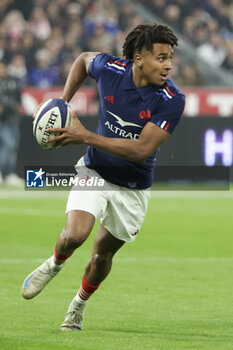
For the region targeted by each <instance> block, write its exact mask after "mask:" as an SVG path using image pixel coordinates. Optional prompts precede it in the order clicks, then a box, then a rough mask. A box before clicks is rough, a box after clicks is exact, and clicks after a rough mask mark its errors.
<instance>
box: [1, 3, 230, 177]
mask: <svg viewBox="0 0 233 350" xmlns="http://www.w3.org/2000/svg"><path fill="white" fill-rule="evenodd" d="M0 17H1V25H0V31H1V33H0V34H1V35H0V59H2V60H4V61H6V62H7V64H8V73H9V75H10V76H11V77H13V78H14V79H16V81H17V84H18V85H19V86H20V87H21V89H22V102H23V107H24V115H23V116H22V117H21V141H20V146H19V150H18V163H17V164H18V165H17V173H18V175H20V176H21V177H23V176H24V167H25V166H27V165H34V164H43V165H47V164H51V165H72V164H74V163H75V162H76V160H77V159H78V158H79V156H80V155H81V154H83V152H84V150H85V147H82V146H80V147H69V148H68V149H63V150H58V151H53V152H47V151H43V150H41V149H39V147H38V146H37V145H36V143H35V141H34V140H33V137H32V133H31V118H30V117H31V116H32V114H33V112H34V111H35V109H36V107H37V105H38V103H40V102H41V101H45V100H47V99H48V98H51V97H58V96H60V94H61V91H62V86H63V84H64V82H65V79H66V76H67V73H68V71H69V69H70V67H71V64H72V62H73V61H74V59H75V58H76V57H77V55H78V54H79V53H80V52H82V51H83V50H90V51H105V52H113V53H115V54H116V55H119V56H121V55H122V52H121V47H122V43H123V41H124V38H125V35H126V34H127V33H128V32H129V31H130V30H131V29H132V28H133V27H134V26H135V25H137V24H139V23H141V22H149V23H153V22H154V21H157V22H160V23H165V24H169V25H170V26H172V28H173V29H174V31H175V32H176V33H177V35H178V37H179V38H180V44H179V47H178V48H177V49H175V57H174V61H173V69H172V72H171V77H172V79H173V80H174V81H175V82H176V84H177V85H178V86H179V87H180V88H181V89H182V90H183V91H184V92H185V94H186V101H187V102H186V109H185V114H184V117H183V120H182V122H181V123H180V125H179V127H178V128H177V131H176V132H175V134H174V135H175V136H173V137H172V138H171V139H170V140H169V142H168V143H167V144H166V145H165V146H163V148H162V150H161V152H160V155H159V161H158V164H159V165H163V166H168V167H170V166H174V167H176V166H178V167H179V166H182V167H185V166H189V167H192V166H193V167H196V166H199V167H200V169H201V168H202V166H227V167H232V164H233V119H232V115H233V30H232V29H233V4H232V1H229V0H205V1H201V0H194V1H188V0H177V1H174V0H168V1H164V0H154V1H152V0H149V1H143V0H141V1H139V0H138V1H124V0H117V1H112V0H101V1H93V0H80V1H74V0H73V1H71V0H58V1H55V0H54V1H48V0H33V1H30V2H27V4H26V5H25V3H24V2H22V1H19V0H11V1H2V2H1V7H0ZM98 103H99V101H98V94H97V92H96V86H95V83H94V82H93V81H92V80H91V79H89V80H88V81H87V82H86V83H85V85H84V86H83V88H81V89H80V91H79V92H78V93H77V94H76V96H75V97H74V98H73V100H72V103H71V105H72V107H73V108H74V109H75V110H76V111H77V113H78V115H79V116H80V117H81V120H82V122H84V124H85V123H87V125H88V127H89V128H90V129H91V130H95V128H96V125H97V118H96V117H97V116H98ZM209 130H213V131H211V132H210V133H212V134H211V135H212V139H211V136H210V134H208V131H209ZM226 130H227V133H226V132H225V131H226ZM229 131H230V132H229ZM209 136H210V137H209ZM55 152H56V155H55ZM54 155H55V156H54ZM169 173H170V174H171V175H172V172H171V171H170V172H169ZM174 173H175V171H174ZM201 178H202V175H201V172H200V180H201ZM171 179H172V176H171Z"/></svg>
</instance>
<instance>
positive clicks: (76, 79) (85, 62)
mask: <svg viewBox="0 0 233 350" xmlns="http://www.w3.org/2000/svg"><path fill="white" fill-rule="evenodd" d="M99 53H100V52H83V53H82V54H81V55H79V56H78V57H77V58H76V60H75V61H74V63H73V65H72V67H71V69H70V72H69V74H68V77H67V80H66V83H65V86H64V89H63V94H62V98H63V100H65V101H67V102H70V100H71V99H72V97H73V96H74V94H75V93H76V91H77V90H78V89H79V88H80V86H81V85H82V84H83V83H84V81H85V80H86V79H87V77H88V75H89V74H88V67H89V64H90V63H91V61H92V59H93V58H94V57H95V56H96V55H98V54H99Z"/></svg>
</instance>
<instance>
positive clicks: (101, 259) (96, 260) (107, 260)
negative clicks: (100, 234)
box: [92, 253, 112, 270]
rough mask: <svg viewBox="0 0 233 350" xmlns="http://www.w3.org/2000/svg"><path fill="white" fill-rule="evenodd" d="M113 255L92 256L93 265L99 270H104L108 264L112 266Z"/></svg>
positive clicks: (96, 254)
mask: <svg viewBox="0 0 233 350" xmlns="http://www.w3.org/2000/svg"><path fill="white" fill-rule="evenodd" d="M111 261H112V254H110V253H108V254H99V253H95V254H93V256H92V264H93V265H94V266H95V268H96V269H97V270H99V269H103V268H104V267H106V266H107V265H108V264H111Z"/></svg>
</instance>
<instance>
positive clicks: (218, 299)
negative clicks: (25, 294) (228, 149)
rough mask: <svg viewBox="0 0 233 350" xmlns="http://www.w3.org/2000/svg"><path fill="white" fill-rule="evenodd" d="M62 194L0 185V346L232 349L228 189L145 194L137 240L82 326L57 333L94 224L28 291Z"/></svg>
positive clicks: (58, 224) (121, 255) (59, 224)
mask: <svg viewBox="0 0 233 350" xmlns="http://www.w3.org/2000/svg"><path fill="white" fill-rule="evenodd" d="M67 195H68V193H60V194H59V195H56V193H55V192H47V193H44V194H42V195H40V194H36V193H35V194H34V193H33V192H30V193H25V192H24V191H23V192H20V191H19V192H13V191H11V192H7V191H5V192H4V191H0V222H1V235H0V246H1V256H0V286H1V287H0V305H1V306H0V324H1V327H0V349H1V350H5V349H7V350H18V349H20V350H23V349H25V350H35V349H38V350H39V349H40V350H41V349H42V350H54V349H56V350H64V349H65V350H70V349H80V350H124V349H125V350H180V349H185V350H192V349H198V350H208V349H211V350H228V349H229V350H232V349H233V214H232V210H233V195H232V192H216V193H215V192H209V193H206V192H187V193H186V192H180V193H179V192H170V193H163V192H158V193H157V194H156V193H153V197H152V199H151V201H150V206H149V210H148V215H147V217H146V220H145V222H144V224H143V227H142V229H141V231H140V233H139V236H138V238H137V240H136V241H135V243H133V244H127V245H125V246H124V247H123V248H122V249H121V251H119V252H118V254H117V256H116V257H115V261H114V264H113V268H112V272H111V274H110V275H109V276H108V278H107V279H106V280H105V281H104V283H103V284H102V285H101V287H100V288H99V290H98V291H97V292H96V294H94V295H93V297H92V298H91V299H90V301H89V304H88V306H87V309H86V314H85V320H84V329H83V331H81V332H80V331H79V332H70V333H61V332H60V331H59V328H60V324H61V323H62V322H63V319H64V315H65V313H66V310H67V307H68V305H69V303H70V301H71V300H72V298H73V296H74V295H75V294H76V292H77V290H78V288H79V285H80V282H81V278H82V275H83V271H84V267H85V264H86V262H87V260H88V259H89V257H90V253H91V247H92V243H93V240H94V236H95V232H94V231H95V230H94V231H93V233H92V235H91V236H90V237H89V239H88V241H87V242H86V243H85V244H84V245H83V246H82V247H81V248H80V249H79V250H78V251H76V252H75V254H74V255H73V256H72V258H71V259H69V261H68V262H67V264H66V266H65V267H64V269H63V270H62V271H61V273H60V274H59V275H58V276H57V277H56V278H55V279H54V280H53V281H52V282H51V283H50V284H49V285H48V286H47V287H46V289H45V290H44V291H43V292H42V293H41V294H40V295H38V296H37V297H36V298H35V299H33V300H24V299H23V298H22V297H21V295H20V289H21V284H22V281H23V280H24V278H25V277H26V275H27V274H28V273H29V272H31V271H32V269H34V268H36V267H37V266H38V265H39V264H40V263H41V262H42V261H43V260H45V259H46V258H47V257H49V256H50V255H52V254H53V247H54V245H55V242H56V238H57V235H58V234H59V232H60V231H61V229H62V228H63V226H64V223H65V216H64V210H65V204H66V196H67Z"/></svg>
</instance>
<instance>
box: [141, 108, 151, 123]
mask: <svg viewBox="0 0 233 350" xmlns="http://www.w3.org/2000/svg"><path fill="white" fill-rule="evenodd" d="M139 117H140V118H141V119H144V120H150V118H151V114H150V110H149V109H147V111H141V112H140V113H139Z"/></svg>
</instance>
